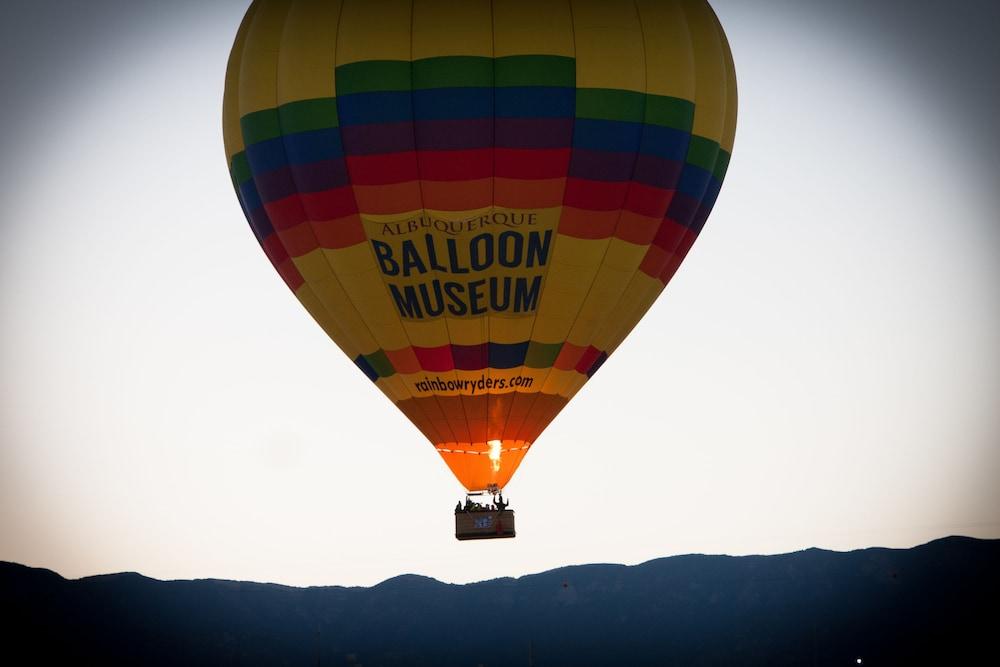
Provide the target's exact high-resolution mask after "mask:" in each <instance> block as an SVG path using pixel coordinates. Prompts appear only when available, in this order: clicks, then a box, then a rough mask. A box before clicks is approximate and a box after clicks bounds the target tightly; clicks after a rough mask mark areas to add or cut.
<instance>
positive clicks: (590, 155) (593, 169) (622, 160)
mask: <svg viewBox="0 0 1000 667" xmlns="http://www.w3.org/2000/svg"><path fill="white" fill-rule="evenodd" d="M634 164H635V153H612V152H610V151H590V150H586V149H583V148H574V149H573V154H572V156H571V157H570V161H569V175H570V176H573V177H575V178H585V179H588V180H592V181H618V182H621V181H628V180H631V178H632V167H633V165H634Z"/></svg>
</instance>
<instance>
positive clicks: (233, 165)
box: [229, 151, 253, 189]
mask: <svg viewBox="0 0 1000 667" xmlns="http://www.w3.org/2000/svg"><path fill="white" fill-rule="evenodd" d="M229 173H230V174H232V176H233V184H234V185H236V188H237V189H239V187H240V185H242V184H243V183H246V182H247V181H249V180H250V179H251V178H253V173H252V172H251V171H250V163H249V162H247V154H246V151H240V152H239V153H237V154H236V155H234V156H233V159H232V162H230V163H229Z"/></svg>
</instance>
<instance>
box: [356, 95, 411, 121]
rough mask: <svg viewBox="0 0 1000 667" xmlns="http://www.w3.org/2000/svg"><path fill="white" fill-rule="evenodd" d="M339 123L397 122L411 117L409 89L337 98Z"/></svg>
mask: <svg viewBox="0 0 1000 667" xmlns="http://www.w3.org/2000/svg"><path fill="white" fill-rule="evenodd" d="M337 112H338V114H339V115H340V124H341V125H367V124H370V123H398V122H400V121H404V120H412V119H413V105H412V95H411V93H410V91H408V90H404V91H388V92H378V93H352V94H350V95H344V96H343V97H338V98H337Z"/></svg>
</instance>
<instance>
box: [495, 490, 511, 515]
mask: <svg viewBox="0 0 1000 667" xmlns="http://www.w3.org/2000/svg"><path fill="white" fill-rule="evenodd" d="M496 503H497V511H500V512H503V511H504V510H505V509H507V505H510V503H505V502H504V501H503V494H502V493H501V494H500V500H497V501H496Z"/></svg>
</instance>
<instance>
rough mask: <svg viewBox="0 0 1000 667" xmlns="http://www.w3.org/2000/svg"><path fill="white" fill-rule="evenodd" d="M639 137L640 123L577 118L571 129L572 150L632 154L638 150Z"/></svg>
mask: <svg viewBox="0 0 1000 667" xmlns="http://www.w3.org/2000/svg"><path fill="white" fill-rule="evenodd" d="M641 137H642V123H630V122H628V121H619V120H593V119H590V118H577V119H576V125H575V126H574V128H573V148H586V149H589V150H595V151H611V152H614V153H634V152H636V151H637V150H639V140H640V138H641Z"/></svg>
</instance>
